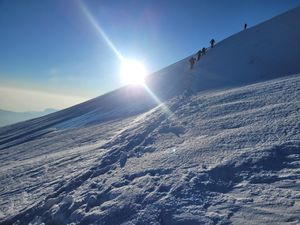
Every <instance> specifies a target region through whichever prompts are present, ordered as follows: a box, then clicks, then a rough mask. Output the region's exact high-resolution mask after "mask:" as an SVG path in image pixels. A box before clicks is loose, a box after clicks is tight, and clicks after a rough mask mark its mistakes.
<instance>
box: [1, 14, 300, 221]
mask: <svg viewBox="0 0 300 225" xmlns="http://www.w3.org/2000/svg"><path fill="white" fill-rule="evenodd" d="M299 21H300V8H296V9H294V10H292V11H289V12H287V13H285V14H282V15H280V16H278V17H275V18H273V19H272V20H270V21H267V22H265V23H262V24H260V25H258V26H256V27H253V28H250V29H248V30H246V31H243V32H240V33H238V34H235V35H233V36H232V37H229V38H228V39H226V40H224V41H222V42H220V43H218V44H217V46H216V47H215V48H214V49H210V50H209V51H208V53H207V55H206V56H205V57H203V58H202V59H201V60H200V61H199V62H197V64H196V65H195V69H194V70H189V69H188V64H187V59H184V60H182V61H180V62H178V63H175V64H174V65H171V66H169V67H167V68H165V69H163V70H161V71H159V72H157V73H156V74H153V75H152V76H150V77H149V78H148V82H147V85H148V87H149V89H151V90H152V91H153V93H154V94H155V95H156V96H157V97H158V98H159V99H160V100H162V101H165V102H164V103H165V104H164V105H159V106H157V102H156V101H155V100H154V99H153V98H152V97H153V96H151V95H149V94H148V92H147V91H145V89H144V88H142V87H140V88H137V87H135V88H133V87H130V86H127V87H123V88H121V89H119V90H116V91H114V92H111V93H108V94H106V95H104V96H100V97H98V98H95V99H92V100H90V101H88V102H85V103H82V104H79V105H76V106H74V107H71V108H68V109H66V110H62V111H59V112H56V113H53V114H50V115H47V116H44V117H41V118H38V119H33V120H29V121H26V122H22V123H18V124H15V125H11V126H7V127H4V128H0V168H1V170H0V223H1V224H29V223H31V224H42V223H45V224H228V223H233V224H245V222H246V223H247V224H251V223H253V224H276V223H277V224H282V223H287V224H299V223H300V216H299V215H300V183H299V181H300V179H299V178H300V177H299V176H300V132H299V131H300V122H299V118H300V103H299V97H298V96H299V94H300V75H299V73H300V65H299V63H298V62H299V60H300V48H299V47H300V45H299V43H298V42H297V41H296V40H300V29H297V28H299ZM278 32H280V34H281V35H280V36H279V35H277V34H278ZM275 34H276V35H275ZM285 42H287V43H289V46H290V47H287V46H286V45H285ZM229 53H230V54H229ZM276 55H279V56H284V57H276ZM297 73H298V75H297ZM292 74H296V75H292ZM271 78H272V80H270V79H271ZM274 78H277V79H274ZM262 81H264V82H262ZM244 84H250V85H248V86H243V85H244ZM190 86H192V89H193V93H192V94H190V95H186V93H185V92H184V91H185V90H186V89H188V87H190ZM229 87H235V88H231V89H229Z"/></svg>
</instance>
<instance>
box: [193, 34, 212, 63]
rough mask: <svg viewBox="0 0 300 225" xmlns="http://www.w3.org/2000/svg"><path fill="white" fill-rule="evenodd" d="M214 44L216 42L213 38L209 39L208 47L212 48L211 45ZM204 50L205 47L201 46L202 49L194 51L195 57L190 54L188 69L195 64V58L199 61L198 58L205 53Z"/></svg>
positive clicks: (205, 49)
mask: <svg viewBox="0 0 300 225" xmlns="http://www.w3.org/2000/svg"><path fill="white" fill-rule="evenodd" d="M215 44H216V41H215V39H211V40H210V47H211V48H213V47H214V46H215ZM206 51H207V48H205V47H203V48H202V49H200V50H199V51H198V52H197V53H196V58H195V57H194V56H192V57H191V58H190V60H189V62H190V69H193V68H194V64H195V62H196V60H197V61H199V60H200V58H201V57H202V56H204V55H205V54H206Z"/></svg>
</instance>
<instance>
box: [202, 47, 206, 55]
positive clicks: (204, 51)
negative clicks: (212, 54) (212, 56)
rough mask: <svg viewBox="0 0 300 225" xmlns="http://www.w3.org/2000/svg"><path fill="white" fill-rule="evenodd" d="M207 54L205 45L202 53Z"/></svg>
mask: <svg viewBox="0 0 300 225" xmlns="http://www.w3.org/2000/svg"><path fill="white" fill-rule="evenodd" d="M205 54H206V48H205V47H203V48H202V55H205Z"/></svg>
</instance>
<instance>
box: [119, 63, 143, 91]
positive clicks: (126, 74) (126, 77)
mask: <svg viewBox="0 0 300 225" xmlns="http://www.w3.org/2000/svg"><path fill="white" fill-rule="evenodd" d="M120 74H121V78H122V81H123V83H124V84H141V85H143V84H144V83H145V77H146V76H147V71H146V68H145V66H144V64H143V63H141V62H139V61H137V60H135V59H124V60H122V66H121V71H120Z"/></svg>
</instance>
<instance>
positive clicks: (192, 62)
mask: <svg viewBox="0 0 300 225" xmlns="http://www.w3.org/2000/svg"><path fill="white" fill-rule="evenodd" d="M195 61H196V59H195V58H194V57H191V58H190V60H189V62H190V69H193V68H194V64H195Z"/></svg>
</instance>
